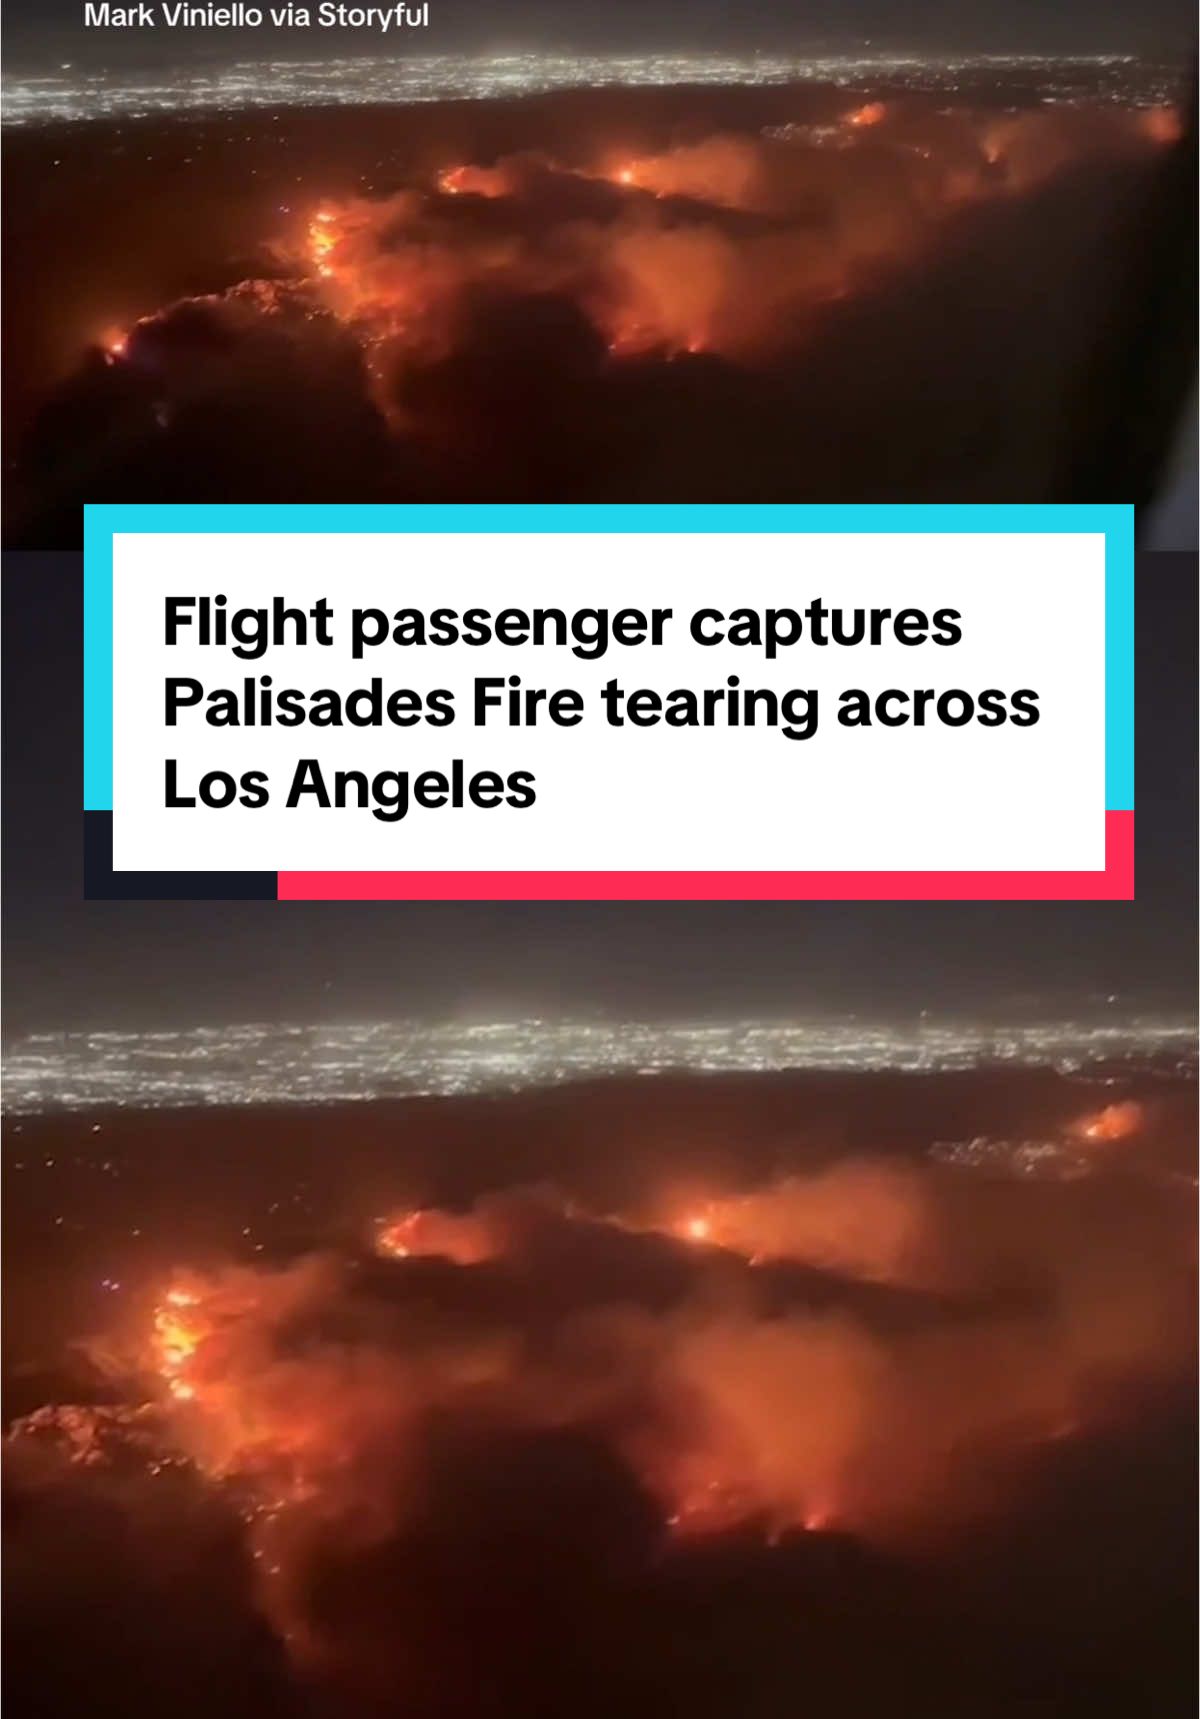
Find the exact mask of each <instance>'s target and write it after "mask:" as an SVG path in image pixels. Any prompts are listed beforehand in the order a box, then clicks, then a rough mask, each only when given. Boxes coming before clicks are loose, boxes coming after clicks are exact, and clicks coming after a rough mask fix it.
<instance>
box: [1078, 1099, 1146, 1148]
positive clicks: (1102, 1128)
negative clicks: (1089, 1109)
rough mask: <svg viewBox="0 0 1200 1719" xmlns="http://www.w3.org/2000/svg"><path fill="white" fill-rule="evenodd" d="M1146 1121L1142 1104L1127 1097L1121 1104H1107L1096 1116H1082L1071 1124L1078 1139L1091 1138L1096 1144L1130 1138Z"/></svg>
mask: <svg viewBox="0 0 1200 1719" xmlns="http://www.w3.org/2000/svg"><path fill="white" fill-rule="evenodd" d="M1144 1122H1145V1113H1144V1111H1143V1110H1142V1107H1141V1105H1140V1104H1137V1103H1135V1102H1134V1100H1133V1099H1126V1100H1125V1101H1124V1102H1123V1103H1120V1104H1106V1105H1105V1107H1104V1109H1103V1110H1098V1111H1097V1112H1096V1114H1095V1115H1094V1116H1082V1117H1080V1119H1079V1121H1078V1122H1075V1123H1073V1124H1072V1125H1071V1133H1072V1134H1073V1135H1074V1136H1075V1138H1076V1139H1077V1140H1089V1141H1092V1142H1094V1143H1095V1144H1096V1145H1106V1144H1109V1143H1110V1142H1113V1141H1117V1140H1128V1139H1129V1137H1130V1135H1133V1134H1137V1133H1139V1132H1140V1130H1141V1128H1142V1125H1143V1123H1144Z"/></svg>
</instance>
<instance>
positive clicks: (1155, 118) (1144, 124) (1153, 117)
mask: <svg viewBox="0 0 1200 1719" xmlns="http://www.w3.org/2000/svg"><path fill="white" fill-rule="evenodd" d="M1139 122H1140V126H1141V131H1142V134H1143V136H1145V137H1148V138H1149V139H1150V141H1151V143H1178V142H1179V140H1180V138H1181V137H1182V136H1183V116H1182V115H1181V113H1180V112H1179V109H1178V108H1174V107H1148V108H1144V109H1143V110H1142V112H1141V114H1140V115H1139Z"/></svg>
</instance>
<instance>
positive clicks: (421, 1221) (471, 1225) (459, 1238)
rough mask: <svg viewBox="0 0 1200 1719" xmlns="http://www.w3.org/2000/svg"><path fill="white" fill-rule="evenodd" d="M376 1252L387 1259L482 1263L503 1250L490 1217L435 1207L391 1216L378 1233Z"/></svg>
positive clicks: (376, 1236)
mask: <svg viewBox="0 0 1200 1719" xmlns="http://www.w3.org/2000/svg"><path fill="white" fill-rule="evenodd" d="M375 1251H376V1252H377V1253H379V1254H381V1255H382V1256H383V1257H384V1258H385V1259H448V1260H450V1261H451V1262H452V1263H453V1264H454V1265H479V1264H480V1263H481V1262H482V1261H483V1260H486V1259H493V1258H494V1257H495V1256H496V1254H497V1253H498V1251H499V1243H498V1239H497V1238H496V1237H495V1236H494V1235H493V1234H492V1233H491V1226H490V1225H489V1223H488V1222H487V1220H486V1219H485V1218H483V1217H480V1216H479V1215H477V1214H476V1213H474V1212H463V1213H456V1212H442V1211H437V1210H434V1209H427V1210H422V1211H413V1212H404V1213H401V1214H400V1215H399V1216H396V1217H391V1218H387V1219H385V1220H384V1222H383V1223H381V1224H380V1225H379V1227H378V1228H377V1230H376V1232H375Z"/></svg>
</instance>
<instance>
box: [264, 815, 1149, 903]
mask: <svg viewBox="0 0 1200 1719" xmlns="http://www.w3.org/2000/svg"><path fill="white" fill-rule="evenodd" d="M279 899H280V901H1132V900H1133V813H1132V812H1105V814H1104V870H1103V871H281V872H280V873H279Z"/></svg>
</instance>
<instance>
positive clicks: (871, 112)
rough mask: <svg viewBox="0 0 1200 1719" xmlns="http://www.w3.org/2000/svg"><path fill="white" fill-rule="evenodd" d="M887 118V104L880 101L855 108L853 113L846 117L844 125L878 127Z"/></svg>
mask: <svg viewBox="0 0 1200 1719" xmlns="http://www.w3.org/2000/svg"><path fill="white" fill-rule="evenodd" d="M886 118H887V104H886V102H881V101H869V102H865V103H864V104H863V106H862V107H856V108H855V109H854V111H853V113H848V114H847V115H846V124H847V125H853V126H858V127H862V126H870V125H879V124H880V123H881V122H882V121H883V120H885V119H886Z"/></svg>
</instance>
